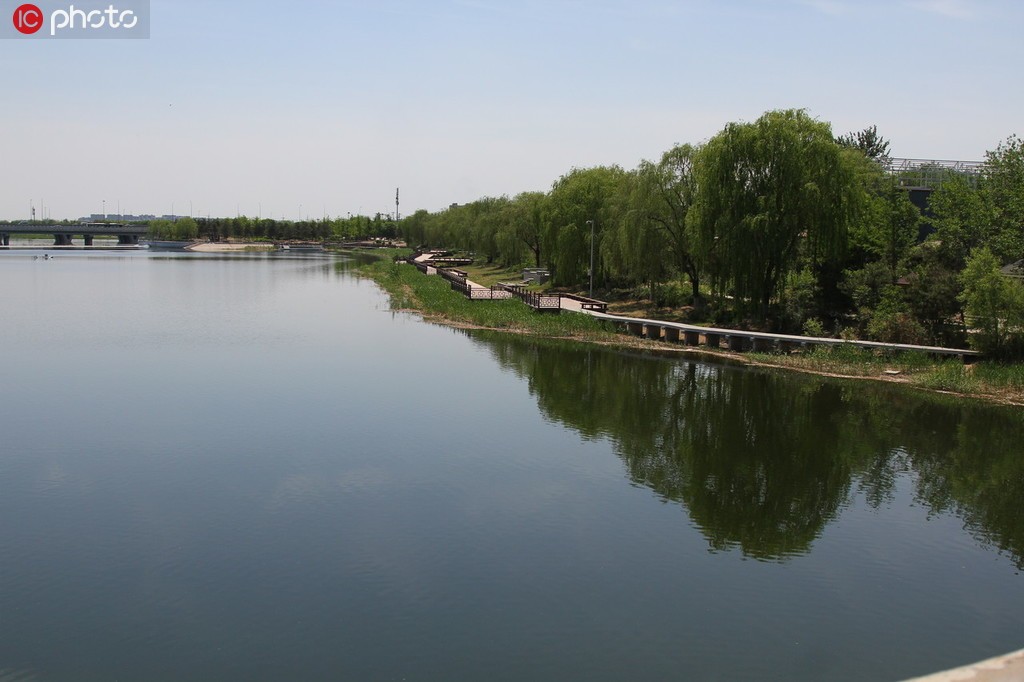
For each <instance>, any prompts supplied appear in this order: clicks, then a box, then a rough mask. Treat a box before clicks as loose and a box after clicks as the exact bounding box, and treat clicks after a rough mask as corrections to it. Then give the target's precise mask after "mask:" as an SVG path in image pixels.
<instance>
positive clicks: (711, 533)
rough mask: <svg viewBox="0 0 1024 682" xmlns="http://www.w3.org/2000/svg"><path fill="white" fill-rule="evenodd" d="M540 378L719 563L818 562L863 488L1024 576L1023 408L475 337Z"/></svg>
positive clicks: (551, 396) (551, 410) (546, 407)
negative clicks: (943, 523)
mask: <svg viewBox="0 0 1024 682" xmlns="http://www.w3.org/2000/svg"><path fill="white" fill-rule="evenodd" d="M470 335H471V336H472V338H473V339H475V340H476V342H478V343H480V344H483V345H485V346H486V347H487V348H489V349H490V350H491V352H492V353H493V355H494V357H495V358H496V359H497V360H498V361H499V362H500V363H501V364H502V365H503V366H505V367H507V368H510V369H512V370H513V371H514V372H515V373H517V374H518V375H519V376H521V377H523V378H524V379H526V380H527V382H528V385H529V389H530V392H531V394H533V395H534V396H535V397H536V399H537V402H538V405H539V406H540V409H541V410H542V411H543V413H544V414H545V415H547V416H548V417H549V418H551V419H554V420H557V421H559V422H561V423H563V424H565V425H566V426H569V427H571V428H573V429H575V430H576V431H578V432H579V433H580V434H582V435H583V436H584V437H585V438H599V437H607V438H608V439H610V440H611V441H612V442H613V443H614V445H615V449H616V452H617V453H618V454H619V456H621V457H622V459H623V460H624V462H625V464H626V468H627V470H628V472H629V476H630V478H631V479H632V480H633V481H634V482H636V483H638V484H642V485H644V486H647V487H649V488H650V489H651V490H653V491H655V492H656V493H657V494H658V495H660V496H661V497H662V498H663V499H665V500H671V501H674V502H679V503H681V504H682V505H683V506H684V507H685V508H686V510H687V511H688V513H689V515H690V518H691V519H692V521H693V522H694V523H695V524H696V525H697V527H698V528H699V529H700V530H701V532H702V533H703V534H704V536H705V537H706V538H707V540H708V543H709V545H710V547H711V548H712V549H714V550H726V549H732V548H739V550H740V551H742V552H743V554H744V555H745V556H748V557H752V558H756V559H761V560H784V559H785V558H786V557H790V556H793V555H797V554H803V553H806V552H808V551H810V548H811V545H812V543H813V541H814V540H815V538H817V537H819V536H820V535H821V533H822V532H823V530H824V528H825V526H826V525H827V524H828V523H829V522H830V521H832V520H834V519H835V518H837V516H838V515H839V513H840V512H841V510H842V508H843V506H844V505H845V504H847V503H848V502H849V501H850V500H851V498H852V493H851V490H855V491H857V492H860V493H862V494H863V495H864V498H865V499H866V500H867V502H868V503H869V504H871V505H873V506H876V507H877V506H879V505H883V504H886V503H888V501H889V500H890V499H891V498H892V495H893V490H894V486H895V484H896V480H897V478H898V477H899V476H900V475H901V474H906V473H911V474H913V477H914V481H915V486H916V487H915V497H916V498H917V500H918V501H919V502H920V503H922V504H925V505H927V507H928V508H929V509H931V510H932V511H933V512H935V513H939V512H952V513H955V514H957V515H958V516H959V517H960V518H962V519H963V521H964V524H965V527H966V528H967V529H968V530H969V531H970V532H971V533H972V534H973V535H974V536H975V537H976V538H978V539H979V540H980V541H982V542H985V543H987V544H991V545H994V546H995V547H998V548H999V549H1000V550H1002V551H1005V552H1007V553H1009V554H1010V555H1011V556H1012V558H1013V560H1014V562H1015V563H1016V564H1017V565H1018V566H1020V567H1024V547H1022V538H1024V511H1022V508H1021V505H1020V500H1021V499H1022V495H1024V458H1022V457H1021V452H1022V448H1021V443H1022V442H1024V438H1022V436H1024V411H1022V410H1020V409H1010V408H1003V407H998V406H991V405H984V404H980V403H976V402H973V401H966V400H957V399H952V398H948V397H944V396H934V395H926V394H921V393H918V392H914V391H912V390H910V389H906V388H902V387H892V386H887V385H875V384H869V383H866V382H863V381H860V382H841V381H836V380H830V379H824V378H820V377H812V376H805V375H798V374H792V373H779V372H769V371H761V370H753V369H747V368H741V367H730V366H723V365H715V364H706V363H703V362H694V361H691V360H688V359H680V358H665V357H658V356H654V355H647V354H641V353H628V352H621V351H611V350H606V349H602V348H598V347H594V346H586V345H581V344H572V343H565V342H555V341H538V340H535V339H523V338H518V337H515V336H512V335H507V334H497V333H489V332H483V333H481V332H472V333H471V334H470Z"/></svg>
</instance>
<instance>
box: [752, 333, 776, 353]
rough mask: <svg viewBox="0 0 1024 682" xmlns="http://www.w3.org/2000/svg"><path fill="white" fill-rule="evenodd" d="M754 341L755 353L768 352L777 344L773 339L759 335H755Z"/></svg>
mask: <svg viewBox="0 0 1024 682" xmlns="http://www.w3.org/2000/svg"><path fill="white" fill-rule="evenodd" d="M752 341H753V343H754V352H755V353H768V352H770V351H771V350H772V349H774V348H775V344H774V343H773V342H772V340H771V339H763V338H761V337H759V336H755V337H754V338H753V339H752Z"/></svg>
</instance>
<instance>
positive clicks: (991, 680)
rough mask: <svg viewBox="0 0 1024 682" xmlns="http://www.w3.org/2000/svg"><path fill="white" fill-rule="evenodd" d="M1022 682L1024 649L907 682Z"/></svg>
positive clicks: (907, 681) (1023, 677)
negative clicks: (963, 681)
mask: <svg viewBox="0 0 1024 682" xmlns="http://www.w3.org/2000/svg"><path fill="white" fill-rule="evenodd" d="M961 680H970V681H972V682H1020V681H1021V680H1024V649H1021V650H1020V651H1014V652H1013V653H1010V654H1004V655H1002V656H996V657H995V658H989V659H987V660H984V661H979V662H978V663H972V664H970V665H965V666H963V667H961V668H954V669H952V670H946V671H943V672H940V673H934V674H932V675H924V676H923V677H915V678H912V679H910V680H906V681H905V682H960V681H961Z"/></svg>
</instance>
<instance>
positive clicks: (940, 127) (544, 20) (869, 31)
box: [0, 0, 1024, 220]
mask: <svg viewBox="0 0 1024 682" xmlns="http://www.w3.org/2000/svg"><path fill="white" fill-rule="evenodd" d="M0 20H2V21H9V20H10V16H9V12H8V11H7V10H4V14H3V16H0ZM1022 20H1024V3H1019V2H1016V1H1015V0H974V1H969V0H859V1H856V2H855V1H854V0H733V1H731V2H720V1H713V0H679V1H678V2H667V1H665V0H635V1H632V2H626V1H625V0H547V1H544V2H541V1H540V0H522V1H518V2H512V1H503V0H444V1H437V2H412V1H411V0H379V1H378V2H373V3H365V2H357V1H355V0H349V1H339V2H331V3H323V2H314V3H306V4H302V5H301V6H300V5H295V6H289V7H288V8H287V9H282V6H281V5H279V4H277V3H275V4H271V3H269V2H266V1H265V0H254V1H252V2H246V3H241V2H227V1H226V2H219V3H209V2H199V0H175V1H174V2H171V1H170V0H152V17H151V29H150V34H151V38H150V39H148V40H124V41H118V40H110V41H102V40H60V41H36V42H32V41H23V40H21V41H15V40H0V60H2V64H3V66H4V69H3V71H2V73H3V75H2V76H0V78H2V81H0V82H2V84H3V88H4V92H5V93H7V97H8V99H7V100H6V103H7V104H8V106H5V107H4V108H3V109H2V110H0V149H3V153H4V161H5V162H4V163H3V164H2V165H0V187H2V191H0V219H21V218H28V217H29V215H30V206H34V207H35V208H36V209H37V212H38V215H39V217H43V216H49V217H50V218H52V219H75V218H77V217H80V216H82V215H88V214H92V213H99V214H102V213H104V212H107V213H111V212H115V211H117V212H118V213H122V212H124V213H127V212H138V211H139V210H142V209H144V210H146V211H155V214H156V213H159V214H171V213H174V214H177V215H188V214H190V213H191V214H192V215H202V216H205V215H207V214H209V215H211V216H221V217H229V216H234V215H236V214H241V215H248V216H259V215H261V216H263V217H273V218H275V219H282V218H283V219H287V220H296V219H305V218H306V217H307V216H308V217H310V218H319V217H321V216H323V215H325V214H326V215H328V216H345V215H347V214H349V213H352V214H363V215H371V216H372V215H374V214H375V213H378V212H380V213H384V214H386V213H391V212H392V211H393V210H394V192H395V187H398V186H400V187H401V188H402V190H401V195H402V214H403V215H409V214H411V213H412V212H414V211H415V210H417V209H420V208H425V209H428V210H439V209H442V208H444V207H446V206H448V205H449V204H451V203H453V202H454V203H466V202H469V201H473V200H475V199H478V198H481V197H483V196H496V195H502V194H508V195H515V194H518V193H520V192H523V191H534V190H541V191H543V190H547V189H549V188H550V186H551V184H552V183H553V182H554V181H555V180H557V179H558V177H559V176H560V175H562V174H564V173H567V172H569V171H570V170H572V168H574V167H589V166H594V165H605V164H617V165H620V166H622V167H624V168H627V169H630V168H635V167H636V165H637V164H638V163H639V162H640V161H641V160H643V159H655V158H657V157H659V156H660V155H661V154H662V153H663V152H664V151H666V150H667V149H669V148H670V147H671V146H672V145H673V144H676V143H686V142H688V143H701V142H703V141H705V140H707V139H709V138H710V137H711V136H713V135H714V134H715V133H717V132H718V131H720V130H721V129H722V128H723V127H724V126H725V125H726V124H728V123H729V122H732V121H752V120H754V119H756V118H757V117H758V116H760V115H761V114H762V113H763V112H765V111H768V110H771V109H785V108H804V109H806V110H807V111H808V112H809V113H810V115H812V116H814V117H815V118H818V119H820V120H823V121H827V122H829V123H831V124H832V127H833V132H834V133H836V134H841V133H847V132H851V131H856V130H861V129H863V128H866V127H868V126H871V125H876V126H877V127H878V131H879V133H880V134H881V135H882V136H883V137H885V138H886V139H888V140H889V141H890V142H891V153H892V154H893V155H894V156H900V157H910V158H934V159H954V160H967V161H977V160H982V159H983V158H984V153H985V151H987V150H992V149H994V148H995V147H996V146H997V145H998V144H999V143H1000V142H1001V141H1003V140H1005V139H1006V138H1007V137H1009V136H1011V135H1013V134H1015V133H1020V132H1024V131H1021V130H1020V120H1021V119H1020V112H1022V111H1024V94H1022V93H1021V92H1020V88H1018V87H1017V85H1016V84H1017V82H1018V81H1019V72H1018V71H1019V66H1020V65H1021V64H1024V44H1022V41H1021V40H1020V39H1019V36H1018V35H1017V34H1018V32H1019V27H1020V26H1021V24H1022ZM190 202H191V207H190ZM118 204H120V209H119V210H118Z"/></svg>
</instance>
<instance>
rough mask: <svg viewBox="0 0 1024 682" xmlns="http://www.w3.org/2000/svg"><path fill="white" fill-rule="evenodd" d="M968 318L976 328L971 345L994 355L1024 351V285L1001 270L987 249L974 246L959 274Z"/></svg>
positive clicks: (1021, 352) (1015, 353)
mask: <svg viewBox="0 0 1024 682" xmlns="http://www.w3.org/2000/svg"><path fill="white" fill-rule="evenodd" d="M960 282H961V283H962V284H963V294H961V297H960V300H961V301H962V302H963V304H964V308H965V311H966V314H967V318H968V321H969V322H970V324H971V326H972V327H974V328H975V329H976V331H975V333H974V334H972V335H971V344H972V345H973V346H974V347H975V348H977V349H978V350H980V351H982V352H983V353H985V354H987V355H990V356H992V357H994V358H1007V357H1021V355H1022V354H1024V285H1022V284H1021V283H1020V282H1019V281H1017V280H1014V279H1011V278H1009V277H1006V276H1005V275H1003V274H1002V273H1001V272H1000V271H999V261H998V260H997V259H996V257H995V255H993V253H992V252H991V251H990V250H989V249H987V248H981V249H975V250H974V251H972V252H971V255H970V257H969V258H968V259H967V267H966V268H964V271H963V273H961V275H960Z"/></svg>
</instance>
